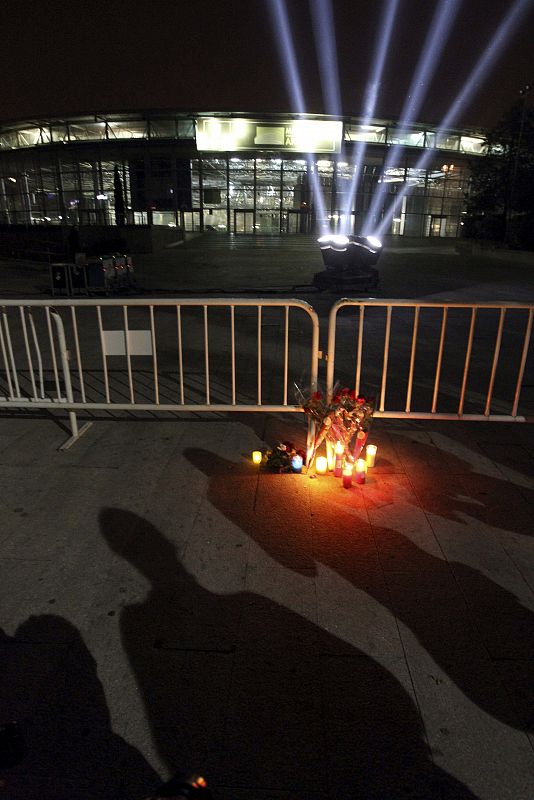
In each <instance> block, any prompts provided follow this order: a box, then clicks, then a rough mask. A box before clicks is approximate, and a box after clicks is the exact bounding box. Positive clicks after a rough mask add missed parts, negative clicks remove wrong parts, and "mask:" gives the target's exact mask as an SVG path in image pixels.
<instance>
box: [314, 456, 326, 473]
mask: <svg viewBox="0 0 534 800" xmlns="http://www.w3.org/2000/svg"><path fill="white" fill-rule="evenodd" d="M327 469H328V461H327V459H326V458H325V457H324V456H318V457H317V458H316V459H315V473H316V474H317V475H326V471H327Z"/></svg>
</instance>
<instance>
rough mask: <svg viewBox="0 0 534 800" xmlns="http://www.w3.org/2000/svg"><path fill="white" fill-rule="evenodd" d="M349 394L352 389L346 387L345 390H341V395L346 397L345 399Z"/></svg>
mask: <svg viewBox="0 0 534 800" xmlns="http://www.w3.org/2000/svg"><path fill="white" fill-rule="evenodd" d="M349 392H350V389H348V388H347V387H345V388H344V389H342V390H341V394H342V395H344V396H345V397H346V396H347V395H348V394H349Z"/></svg>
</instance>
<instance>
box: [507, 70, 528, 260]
mask: <svg viewBox="0 0 534 800" xmlns="http://www.w3.org/2000/svg"><path fill="white" fill-rule="evenodd" d="M531 91H532V86H530V84H528V83H527V84H525V86H523V87H522V88H521V89H520V90H519V95H520V97H521V98H522V103H521V119H520V122H519V134H518V136H517V144H516V149H515V158H514V168H513V171H512V180H511V181H510V193H509V196H508V209H507V213H506V228H505V234H504V240H505V242H506V243H507V244H510V238H511V233H512V208H513V203H514V193H515V182H516V178H517V169H518V166H519V155H520V152H521V141H522V139H523V128H524V127H525V111H526V107H527V96H528V94H529V93H530V92H531Z"/></svg>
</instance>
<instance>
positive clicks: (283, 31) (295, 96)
mask: <svg viewBox="0 0 534 800" xmlns="http://www.w3.org/2000/svg"><path fill="white" fill-rule="evenodd" d="M267 5H268V6H269V8H270V9H272V11H271V15H272V20H273V23H274V28H275V37H274V39H275V42H276V46H277V48H278V55H279V56H280V61H281V62H282V64H283V66H284V73H285V75H286V79H287V80H288V91H289V96H290V98H291V104H292V106H293V108H294V110H295V111H296V112H297V113H298V114H304V113H305V104H304V94H303V91H302V84H301V82H300V75H299V70H298V67H297V57H296V54H295V47H294V45H293V37H292V36H291V28H290V26H289V19H288V16H287V9H286V6H285V3H284V0H271V2H270V3H268V4H267Z"/></svg>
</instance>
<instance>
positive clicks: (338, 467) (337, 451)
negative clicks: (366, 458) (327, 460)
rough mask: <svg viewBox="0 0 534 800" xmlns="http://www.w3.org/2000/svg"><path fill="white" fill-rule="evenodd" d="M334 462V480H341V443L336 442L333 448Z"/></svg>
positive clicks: (342, 450) (343, 448)
mask: <svg viewBox="0 0 534 800" xmlns="http://www.w3.org/2000/svg"><path fill="white" fill-rule="evenodd" d="M334 452H335V456H336V458H335V461H334V478H341V475H342V474H343V454H344V453H345V445H344V444H343V442H336V448H335V451H334Z"/></svg>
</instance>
